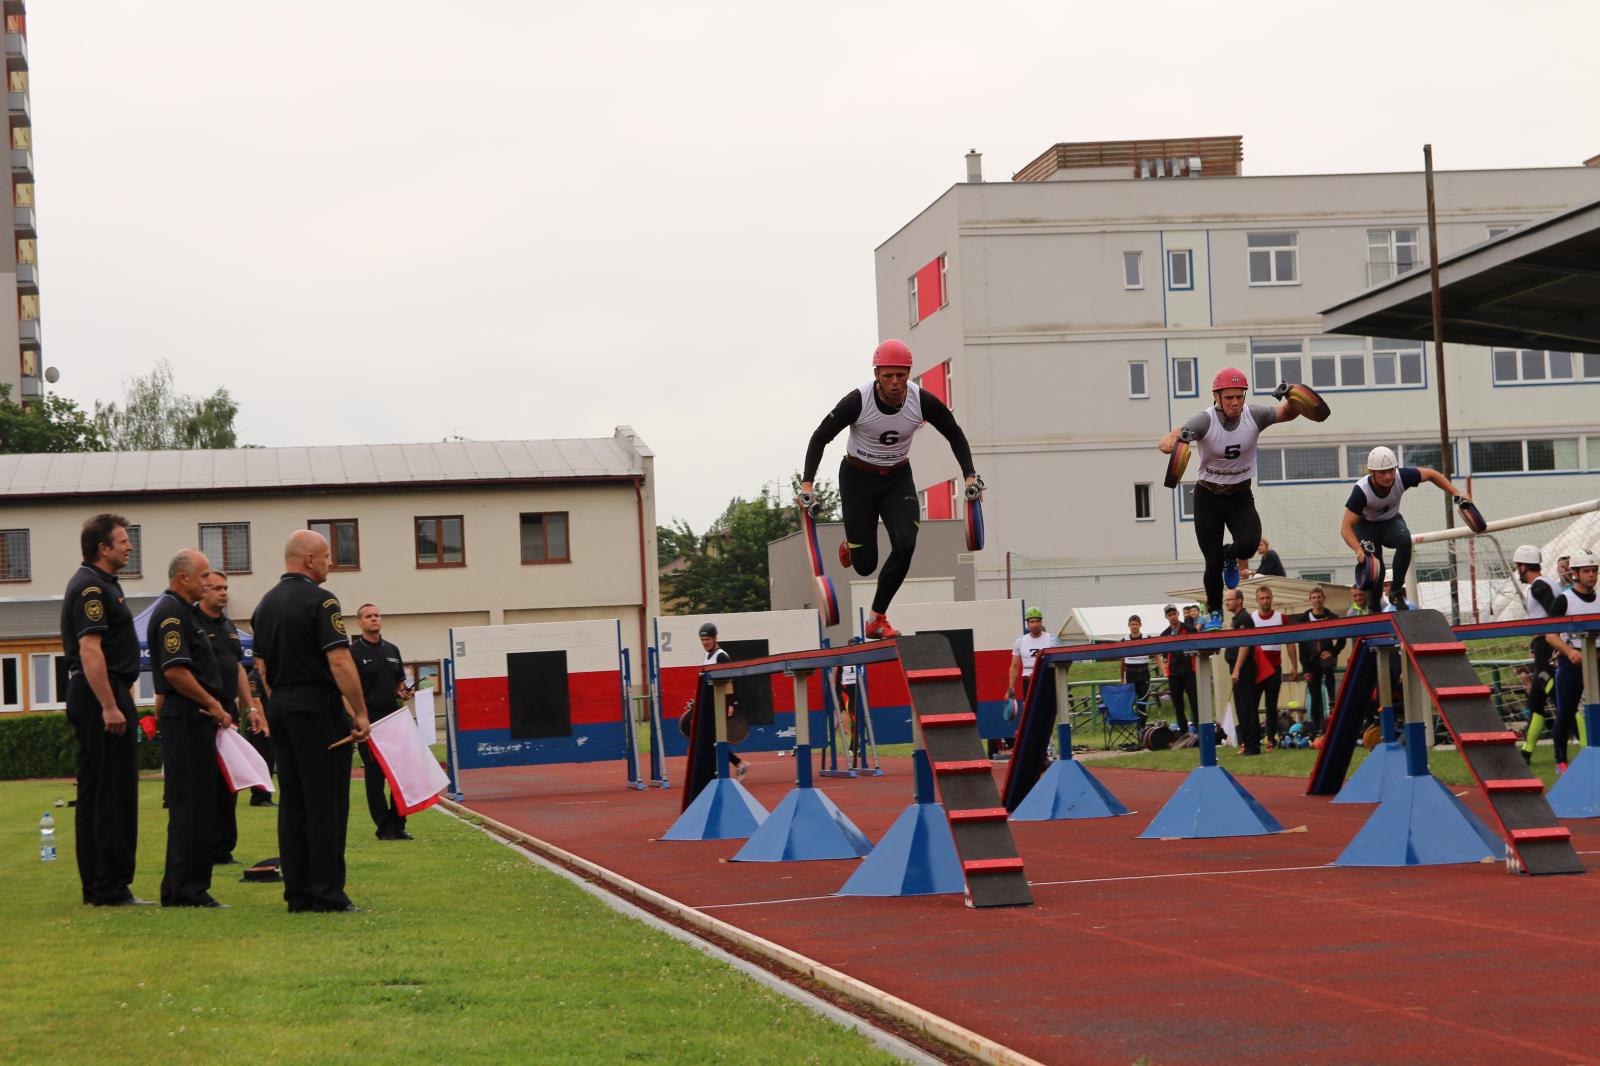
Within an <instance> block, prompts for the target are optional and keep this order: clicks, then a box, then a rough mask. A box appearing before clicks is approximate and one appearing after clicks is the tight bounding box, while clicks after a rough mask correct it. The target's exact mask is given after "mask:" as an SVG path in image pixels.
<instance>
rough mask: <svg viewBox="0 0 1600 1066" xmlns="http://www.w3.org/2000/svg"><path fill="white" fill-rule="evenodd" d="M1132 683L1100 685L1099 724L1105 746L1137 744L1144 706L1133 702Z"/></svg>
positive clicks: (1142, 726) (1135, 746) (1142, 724)
mask: <svg viewBox="0 0 1600 1066" xmlns="http://www.w3.org/2000/svg"><path fill="white" fill-rule="evenodd" d="M1133 691H1134V690H1133V686H1132V685H1101V686H1100V724H1101V726H1102V728H1103V730H1104V735H1105V746H1106V748H1108V749H1109V748H1111V747H1112V746H1113V745H1122V744H1129V745H1132V746H1133V747H1134V748H1137V747H1138V746H1139V734H1140V733H1141V732H1142V731H1143V729H1144V715H1143V714H1142V713H1141V712H1142V711H1143V710H1144V708H1143V707H1142V706H1140V705H1137V704H1135V702H1134V699H1133Z"/></svg>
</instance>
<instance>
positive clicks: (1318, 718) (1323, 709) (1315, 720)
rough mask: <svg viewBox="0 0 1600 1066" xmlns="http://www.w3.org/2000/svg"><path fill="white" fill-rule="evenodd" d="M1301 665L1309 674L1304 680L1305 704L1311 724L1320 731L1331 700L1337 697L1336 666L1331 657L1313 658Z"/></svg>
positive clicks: (1330, 708)
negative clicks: (1307, 679)
mask: <svg viewBox="0 0 1600 1066" xmlns="http://www.w3.org/2000/svg"><path fill="white" fill-rule="evenodd" d="M1302 665H1303V666H1304V667H1305V671H1306V673H1308V674H1310V675H1311V679H1310V680H1309V681H1307V682H1306V705H1307V706H1308V707H1309V708H1310V709H1311V724H1312V726H1314V727H1315V728H1316V730H1317V732H1319V733H1320V732H1322V723H1323V722H1324V721H1325V720H1326V718H1327V713H1328V712H1329V711H1331V710H1333V701H1334V700H1336V699H1338V698H1339V696H1338V693H1339V686H1338V682H1337V680H1336V679H1335V675H1336V673H1337V667H1336V666H1335V665H1334V660H1333V659H1331V658H1329V659H1321V658H1314V659H1311V660H1310V661H1309V662H1306V663H1304V664H1302Z"/></svg>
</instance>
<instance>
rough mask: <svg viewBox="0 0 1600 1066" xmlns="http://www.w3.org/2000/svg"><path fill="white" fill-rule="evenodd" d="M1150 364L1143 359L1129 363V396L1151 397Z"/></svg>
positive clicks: (1140, 398) (1142, 398) (1136, 398)
mask: <svg viewBox="0 0 1600 1066" xmlns="http://www.w3.org/2000/svg"><path fill="white" fill-rule="evenodd" d="M1149 369H1150V364H1149V363H1147V362H1145V361H1144V360H1142V359H1135V360H1133V361H1131V362H1129V363H1128V396H1129V398H1130V399H1134V400H1147V399H1149V398H1150V381H1149V377H1150V375H1149Z"/></svg>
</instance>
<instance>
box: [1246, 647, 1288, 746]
mask: <svg viewBox="0 0 1600 1066" xmlns="http://www.w3.org/2000/svg"><path fill="white" fill-rule="evenodd" d="M1245 669H1247V670H1248V669H1250V668H1249V667H1248V666H1247V667H1245ZM1282 687H1283V671H1282V670H1274V671H1272V673H1270V674H1268V675H1267V676H1266V677H1264V678H1262V679H1261V680H1260V681H1257V682H1256V692H1257V693H1259V694H1260V699H1261V709H1262V711H1263V712H1264V713H1265V715H1266V719H1267V724H1266V738H1267V743H1268V744H1271V745H1273V746H1274V747H1276V746H1277V744H1278V690H1279V689H1281V688H1282Z"/></svg>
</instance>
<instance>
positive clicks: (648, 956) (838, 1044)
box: [0, 781, 892, 1063]
mask: <svg viewBox="0 0 1600 1066" xmlns="http://www.w3.org/2000/svg"><path fill="white" fill-rule="evenodd" d="M355 788H356V793H355V795H354V797H353V803H352V807H351V816H350V847H349V852H348V860H349V871H350V874H349V892H350V895H351V898H353V899H354V900H355V901H356V902H357V903H358V904H359V905H361V906H362V907H363V908H365V911H364V913H361V914H348V915H319V914H297V915H290V914H288V913H287V912H286V911H285V909H284V904H283V899H282V886H281V885H253V884H252V885H246V884H241V883H240V882H239V871H240V867H237V866H233V867H218V868H217V875H216V878H215V880H214V882H213V886H212V887H213V892H214V894H215V895H216V896H217V898H219V899H221V900H222V901H223V902H225V903H228V904H230V905H231V909H229V910H224V911H195V910H187V909H185V910H164V909H162V908H159V907H140V908H104V909H102V908H92V907H84V906H82V905H80V904H79V902H78V900H79V888H78V879H77V869H76V866H75V864H74V862H73V859H72V854H73V844H72V841H73V831H72V816H73V812H72V810H71V809H70V808H60V809H56V810H54V811H53V813H54V814H55V816H56V822H57V830H56V832H57V835H58V837H61V838H63V839H61V840H60V845H59V846H60V852H61V857H60V858H59V859H58V860H57V861H56V862H54V863H41V862H40V861H38V820H39V816H40V814H41V813H42V812H43V811H44V810H45V808H47V807H49V806H50V805H51V804H52V803H53V802H54V801H55V800H56V798H57V797H61V798H70V797H71V796H72V794H73V793H72V785H71V783H70V782H56V781H20V782H6V783H5V784H4V785H0V849H3V850H0V855H3V856H4V858H3V859H0V921H3V922H4V923H5V924H6V925H7V926H8V927H9V928H10V929H11V930H12V931H11V933H10V934H9V935H8V937H7V945H8V946H7V948H6V951H5V952H4V954H3V956H0V988H4V989H5V994H4V996H3V997H0V1062H27V1063H48V1062H72V1063H81V1062H92V1061H96V1060H98V1061H102V1062H155V1061H164V1062H220V1061H224V1060H230V1059H231V1060H235V1061H253V1062H327V1061H331V1060H335V1059H354V1060H358V1061H363V1062H385V1061H388V1062H401V1061H404V1062H409V1063H417V1062H428V1063H432V1062H452V1061H466V1060H478V1061H491V1062H510V1061H522V1062H526V1061H539V1062H596V1061H610V1062H622V1061H632V1062H690V1061H705V1060H722V1061H731V1060H738V1061H741V1062H744V1061H748V1062H785V1063H787V1062H829V1063H831V1062H839V1063H845V1062H848V1063H857V1062H888V1061H892V1060H891V1059H889V1058H888V1057H887V1056H886V1055H884V1054H883V1053H882V1052H880V1051H878V1050H877V1049H876V1048H874V1047H873V1046H872V1045H871V1044H870V1043H868V1042H867V1041H866V1040H865V1039H863V1038H862V1037H860V1036H858V1035H856V1034H854V1033H850V1032H848V1031H846V1030H844V1029H842V1028H840V1027H838V1026H835V1025H833V1024H832V1023H829V1022H827V1021H825V1020H823V1019H822V1018H820V1017H818V1016H816V1015H814V1014H812V1013H811V1012H810V1011H808V1010H806V1009H805V1008H804V1007H801V1006H799V1005H797V1004H795V1003H793V1002H791V1001H789V1000H787V999H785V998H783V997H781V996H779V995H777V994H776V993H774V992H771V991H769V990H767V989H765V988H763V987H761V986H760V985H758V984H756V983H755V982H754V981H751V980H749V979H748V978H746V977H744V976H743V975H740V974H738V973H737V972H735V971H734V970H732V969H730V968H729V967H727V966H725V965H723V964H722V963H720V962H717V961H715V960H713V959H710V958H707V957H706V956H704V955H702V954H700V953H699V952H697V951H695V950H693V949H692V948H690V947H688V946H686V945H684V944H681V943H679V942H677V941H675V940H673V939H671V938H670V937H667V936H665V935H664V934H661V933H659V932H657V931H655V930H653V929H651V928H649V927H647V926H645V925H642V924H640V923H638V922H635V921H632V920H630V919H628V918H626V917H624V916H622V915H620V914H617V913H616V912H614V911H612V910H610V909H609V908H607V907H606V906H605V905H604V904H602V903H601V902H600V901H598V900H596V899H593V898H592V897H590V896H589V895H588V894H586V893H585V892H583V891H582V890H580V889H579V888H577V887H576V886H574V885H572V884H571V883H569V882H567V881H566V880H564V879H562V878H559V877H556V876H555V875H553V874H550V873H548V872H546V871H544V870H542V869H539V868H538V867H535V866H533V865H532V864H530V863H529V862H527V861H526V860H525V859H523V858H521V857H520V856H518V855H517V854H516V853H515V852H513V851H511V850H510V849H509V848H506V847H503V846H501V845H499V844H496V843H495V842H493V841H491V840H490V839H489V838H487V837H485V836H484V835H483V834H481V833H480V832H478V831H477V830H475V829H473V828H471V827H469V826H467V825H464V824H462V823H460V822H458V821H456V820H455V819H453V818H450V817H448V816H446V815H444V814H441V813H437V812H424V813H422V814H420V815H417V816H414V817H413V818H412V821H411V829H412V831H413V833H414V834H415V835H416V840H415V841H412V842H407V843H399V842H395V843H380V842H378V841H376V840H374V839H373V837H372V832H371V826H370V825H369V824H368V818H367V815H366V806H365V803H364V801H363V799H362V797H361V794H360V788H361V786H360V783H359V782H357V783H356V786H355ZM239 823H240V844H239V847H238V849H237V853H238V855H239V856H240V857H241V858H243V859H246V860H255V859H259V858H264V857H267V856H271V855H276V854H277V853H278V848H277V838H276V829H275V826H276V811H274V810H271V809H264V808H251V807H249V806H248V804H247V803H246V802H244V801H242V800H241V801H240V805H239ZM139 840H140V847H139V866H138V875H137V877H136V879H135V881H134V886H133V887H134V892H135V893H136V894H137V895H140V896H143V897H144V898H146V899H152V898H155V897H156V896H157V895H158V887H159V884H160V879H161V864H162V855H163V850H164V848H165V843H166V822H165V812H164V811H162V809H161V783H160V782H159V781H145V782H144V783H143V784H142V785H141V787H140V837H139Z"/></svg>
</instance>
